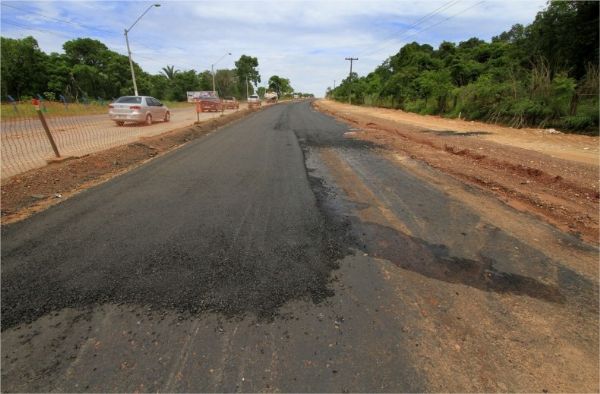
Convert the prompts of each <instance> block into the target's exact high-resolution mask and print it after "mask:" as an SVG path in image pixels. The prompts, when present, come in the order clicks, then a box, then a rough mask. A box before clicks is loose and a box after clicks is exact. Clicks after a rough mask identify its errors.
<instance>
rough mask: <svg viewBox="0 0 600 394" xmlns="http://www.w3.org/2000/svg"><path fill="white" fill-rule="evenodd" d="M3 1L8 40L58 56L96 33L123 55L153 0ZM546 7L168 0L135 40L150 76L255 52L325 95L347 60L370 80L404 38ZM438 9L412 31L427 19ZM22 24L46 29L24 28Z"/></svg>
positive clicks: (454, 37)
mask: <svg viewBox="0 0 600 394" xmlns="http://www.w3.org/2000/svg"><path fill="white" fill-rule="evenodd" d="M159 1H160V0H159ZM2 4H6V5H7V6H6V7H4V6H3V7H2V21H3V23H2V27H1V30H2V35H3V36H9V37H23V36H26V35H34V36H35V37H36V38H37V39H38V42H39V44H40V47H41V48H42V49H43V50H45V51H47V52H51V51H61V47H62V44H63V42H64V41H66V40H68V39H70V38H75V37H79V36H91V37H94V38H97V39H100V40H102V41H103V42H104V43H106V44H107V45H108V46H109V47H110V48H111V49H114V50H117V51H119V52H120V53H123V54H124V53H125V41H124V37H123V29H124V28H125V27H128V26H129V25H131V23H133V21H135V19H136V18H137V16H138V15H139V14H141V12H143V11H144V9H145V8H147V7H148V6H149V5H150V4H152V3H151V2H138V1H121V2H108V1H106V2H92V1H70V2H66V1H46V2H26V1H17V2H6V1H3V3H2ZM544 4H545V1H544V0H535V1H501V0H488V1H485V2H483V3H481V2H480V1H478V0H464V1H462V0H454V1H450V0H445V1H442V0H434V1H420V2H415V1H393V0H373V1H366V0H365V1H362V0H361V1H358V0H357V1H353V0H350V1H337V0H321V1H296V0H284V1H282V0H280V1H277V0H268V1H267V0H261V1H253V0H250V1H233V0H223V1H194V2H189V1H172V0H171V1H170V0H167V1H164V0H163V1H162V2H161V7H160V8H153V9H151V10H150V11H149V12H148V14H147V15H146V16H144V18H143V19H142V20H141V21H140V22H139V23H138V24H137V25H136V26H135V27H134V28H133V29H132V31H131V33H130V39H131V45H132V52H133V53H134V59H135V60H136V61H137V62H138V63H139V64H140V65H141V66H142V67H143V68H144V69H146V70H147V71H149V72H152V73H156V72H159V71H160V69H161V68H162V67H164V66H165V65H167V64H173V65H175V67H176V68H179V69H190V68H194V69H196V70H204V69H209V68H210V64H211V63H212V62H215V61H216V60H217V59H219V58H220V57H221V56H222V55H223V54H224V53H226V52H232V54H233V55H232V56H229V57H226V58H225V59H223V60H222V61H221V62H220V63H219V64H218V66H217V67H223V68H226V67H227V68H231V67H233V63H234V61H235V60H236V59H237V58H239V56H241V55H242V54H247V55H251V56H256V57H258V60H259V63H260V67H259V68H260V72H261V74H262V78H263V83H264V82H266V80H267V79H268V77H269V76H270V75H273V74H277V75H280V76H285V77H287V78H290V80H291V81H292V85H293V86H294V87H295V88H296V90H300V91H305V92H312V93H315V94H316V95H322V94H323V93H324V92H325V89H326V87H327V86H331V85H332V84H333V80H337V81H339V80H341V79H342V78H345V77H346V75H347V73H348V62H347V61H345V60H344V57H346V56H354V57H356V56H358V57H359V58H360V60H359V61H358V62H356V63H355V70H356V71H357V72H358V73H359V74H366V73H368V72H370V71H371V70H373V69H374V68H375V67H376V66H377V65H378V64H380V63H381V62H383V61H384V60H385V58H387V57H388V56H390V55H392V54H394V53H395V52H397V51H398V49H399V48H400V46H401V45H403V44H404V43H405V42H411V41H417V42H420V43H429V44H431V45H434V46H435V45H437V44H439V43H440V42H441V41H443V40H448V41H460V40H465V39H468V38H470V37H474V36H475V37H480V38H483V39H490V38H491V37H492V36H494V35H497V34H499V33H501V32H502V31H504V30H507V29H509V28H510V26H511V25H513V24H514V23H523V24H527V23H530V22H531V21H532V20H533V18H534V17H535V14H536V13H537V12H538V11H540V10H541V9H542V8H543V7H544ZM10 6H13V7H16V8H19V9H27V10H31V11H33V13H29V14H27V13H25V12H22V11H19V10H16V9H14V8H10ZM440 8H441V10H440V11H439V12H438V13H437V14H434V15H429V16H428V17H427V18H425V19H423V20H421V21H420V23H419V24H418V25H417V26H415V27H414V28H413V29H411V30H410V31H409V32H408V33H407V29H408V28H409V27H411V26H412V25H414V24H415V22H417V21H419V19H420V18H423V17H424V16H426V15H428V14H431V12H432V11H434V10H437V9H440ZM448 18H449V19H448ZM53 19H59V20H60V21H56V20H53ZM446 19H447V20H446ZM63 20H64V21H69V22H70V23H66V22H62V21H63ZM4 22H6V23H4ZM11 23H12V24H11ZM14 24H19V25H20V27H17V26H14ZM23 26H25V27H28V28H31V29H40V30H43V31H39V30H38V31H27V30H24V29H23ZM428 27H429V28H428ZM423 29H425V30H423ZM421 30H422V31H421ZM410 32H413V33H417V34H409V33H410Z"/></svg>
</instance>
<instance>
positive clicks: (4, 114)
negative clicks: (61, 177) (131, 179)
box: [0, 100, 232, 179]
mask: <svg viewBox="0 0 600 394" xmlns="http://www.w3.org/2000/svg"><path fill="white" fill-rule="evenodd" d="M169 110H170V115H171V116H170V118H171V119H170V121H168V122H165V121H163V120H160V121H156V122H154V123H153V124H151V125H143V124H135V123H126V124H125V125H124V126H118V125H117V124H116V123H115V122H113V121H112V120H110V118H109V116H108V103H107V102H91V103H66V102H52V101H45V100H42V101H39V105H38V109H37V110H36V106H35V105H34V104H33V103H32V102H12V103H2V105H1V109H0V111H1V112H0V127H1V128H0V137H1V140H0V141H1V144H0V147H1V149H0V153H1V160H0V161H1V177H2V179H5V178H8V177H11V176H13V175H16V174H19V173H22V172H25V171H28V170H31V169H33V168H38V167H42V166H45V165H46V164H47V163H48V161H49V160H52V159H55V158H56V157H57V154H56V152H55V151H54V150H53V147H52V143H51V140H53V141H54V143H55V145H56V148H57V151H58V154H59V155H60V157H68V156H82V155H86V154H90V153H94V152H98V151H102V150H105V149H109V148H112V147H115V146H119V145H123V144H127V143H131V142H133V141H136V140H137V139H139V138H140V137H148V136H153V135H157V134H161V133H164V132H167V131H169V130H173V129H175V128H179V127H185V126H189V125H192V124H193V123H194V122H195V121H197V120H205V119H209V118H212V117H217V116H220V115H221V113H220V112H218V113H215V112H213V113H210V112H209V113H200V114H196V110H195V106H194V105H193V104H190V103H174V104H173V105H172V106H171V105H169ZM225 112H232V110H226V111H225ZM44 121H45V123H46V125H47V129H48V130H47V131H46V130H45V127H44V124H43V123H44Z"/></svg>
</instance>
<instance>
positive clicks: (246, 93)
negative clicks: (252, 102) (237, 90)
mask: <svg viewBox="0 0 600 394" xmlns="http://www.w3.org/2000/svg"><path fill="white" fill-rule="evenodd" d="M248 97H250V96H248V76H247V75H246V101H248Z"/></svg>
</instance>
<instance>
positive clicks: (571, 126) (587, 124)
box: [562, 116, 594, 131]
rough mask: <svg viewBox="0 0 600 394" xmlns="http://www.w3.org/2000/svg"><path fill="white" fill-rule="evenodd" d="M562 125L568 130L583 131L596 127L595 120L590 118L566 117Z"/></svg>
mask: <svg viewBox="0 0 600 394" xmlns="http://www.w3.org/2000/svg"><path fill="white" fill-rule="evenodd" d="M562 123H563V125H564V128H565V129H567V130H573V131H582V130H586V129H589V128H591V127H592V126H594V119H592V117H590V116H565V117H564V118H563V119H562Z"/></svg>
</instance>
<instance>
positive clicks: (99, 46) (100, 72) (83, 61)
mask: <svg viewBox="0 0 600 394" xmlns="http://www.w3.org/2000/svg"><path fill="white" fill-rule="evenodd" d="M63 49H64V53H61V54H59V53H54V52H53V53H51V54H46V53H44V52H43V51H42V50H41V49H40V48H39V46H38V43H37V41H36V39H35V38H33V37H31V36H30V37H26V38H23V39H13V38H5V37H2V38H1V57H0V63H1V84H0V89H1V95H2V100H3V101H4V100H7V99H8V98H9V96H10V97H12V98H14V99H15V100H22V101H24V100H27V99H29V98H30V97H36V96H37V95H42V96H43V97H44V98H46V99H48V100H59V99H60V98H61V96H62V97H64V98H65V99H66V100H68V101H69V102H75V101H84V102H85V101H92V100H111V99H114V98H117V97H120V96H125V95H132V94H133V82H132V79H131V71H130V65H129V58H128V57H127V56H125V55H121V54H119V53H117V52H114V51H112V50H110V49H109V48H108V47H107V46H106V45H105V44H103V43H102V42H100V41H98V40H94V39H91V38H77V39H74V40H70V41H67V42H65V43H64V44H63ZM133 67H134V70H135V75H136V82H137V85H138V91H139V92H140V94H142V95H150V96H153V97H156V98H158V99H161V100H171V101H185V100H186V99H187V95H186V92H187V91H200V90H212V87H213V75H212V73H211V72H210V71H208V70H205V71H201V72H197V71H195V70H178V69H176V68H175V66H174V65H167V66H165V67H163V69H162V71H161V72H160V73H158V74H150V73H147V72H145V71H144V70H142V68H141V67H140V66H139V65H138V64H137V63H135V62H134V63H133ZM257 69H258V59H257V58H256V57H252V56H248V55H242V56H241V57H240V58H239V59H238V60H237V61H236V62H235V68H234V69H219V70H216V71H215V76H214V79H215V90H216V91H217V92H218V93H219V96H220V97H227V96H232V97H236V98H237V99H245V97H246V94H247V93H248V94H254V92H255V87H256V86H258V84H259V83H260V82H261V76H260V74H259V72H258V70H257ZM267 89H269V90H272V91H276V92H278V93H279V95H280V96H289V95H291V94H292V93H293V92H294V89H293V88H292V86H291V84H290V80H289V79H287V78H283V77H280V76H277V75H273V76H271V77H270V78H269V80H268V84H267V87H262V89H260V88H259V92H262V94H264V92H265V91H266V90H267Z"/></svg>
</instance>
